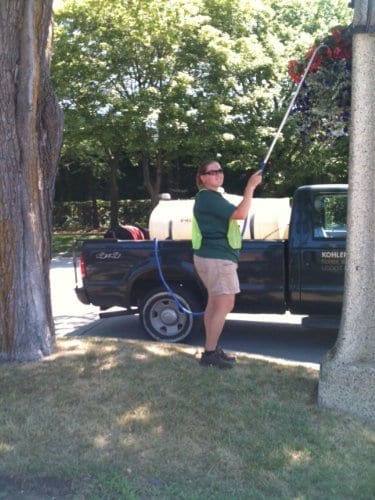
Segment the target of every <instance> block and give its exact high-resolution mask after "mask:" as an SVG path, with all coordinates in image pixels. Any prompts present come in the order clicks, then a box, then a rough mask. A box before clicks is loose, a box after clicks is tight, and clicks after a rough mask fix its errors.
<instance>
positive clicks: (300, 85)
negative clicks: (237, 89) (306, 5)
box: [260, 43, 326, 175]
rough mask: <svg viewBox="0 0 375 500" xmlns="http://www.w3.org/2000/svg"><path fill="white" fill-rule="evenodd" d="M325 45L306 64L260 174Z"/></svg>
mask: <svg viewBox="0 0 375 500" xmlns="http://www.w3.org/2000/svg"><path fill="white" fill-rule="evenodd" d="M323 47H326V45H325V44H323V43H322V44H321V45H319V46H318V47H317V48H316V49H315V50H314V52H313V53H312V55H311V57H310V59H309V62H308V63H307V66H306V68H305V71H304V72H303V75H302V78H301V81H300V82H299V84H298V87H297V89H296V91H295V92H294V94H293V97H292V100H291V101H290V104H289V106H288V109H287V110H286V112H285V115H284V118H283V119H282V121H281V123H280V126H279V128H278V129H277V132H276V134H275V137H274V138H273V141H272V143H271V146H270V147H269V149H268V152H267V154H266V156H265V157H264V160H263V161H262V163H261V164H260V175H263V173H264V171H265V169H266V168H267V164H268V161H269V159H270V156H271V153H272V151H273V148H274V147H275V144H276V142H277V140H278V138H279V137H280V134H281V131H282V130H283V128H284V125H285V123H286V121H287V119H288V117H289V115H290V112H291V110H292V108H293V106H294V103H295V101H296V99H297V96H298V94H299V92H300V90H301V87H302V85H303V83H304V81H305V78H306V76H307V74H308V72H309V70H310V68H311V65H312V63H313V62H314V59H315V57H316V55H317V53H318V52H319V50H320V49H321V48H323Z"/></svg>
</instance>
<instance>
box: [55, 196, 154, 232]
mask: <svg viewBox="0 0 375 500" xmlns="http://www.w3.org/2000/svg"><path fill="white" fill-rule="evenodd" d="M118 207H119V215H118V219H119V223H120V224H134V223H135V222H137V223H138V224H141V225H142V226H145V227H147V226H148V219H149V216H150V213H151V200H120V201H119V202H118ZM95 220H97V221H98V223H99V227H103V228H106V227H109V225H110V202H109V201H104V200H97V202H96V210H95V208H94V206H93V203H92V201H66V202H59V203H55V205H54V208H53V227H54V229H83V228H86V229H93V228H95V226H96V224H95V223H94V221H95Z"/></svg>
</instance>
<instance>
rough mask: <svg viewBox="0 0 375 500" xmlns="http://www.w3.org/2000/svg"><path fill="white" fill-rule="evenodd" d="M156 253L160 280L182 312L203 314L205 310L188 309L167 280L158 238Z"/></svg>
mask: <svg viewBox="0 0 375 500" xmlns="http://www.w3.org/2000/svg"><path fill="white" fill-rule="evenodd" d="M154 253H155V260H156V266H157V268H158V272H159V277H160V281H161V282H162V283H163V285H164V287H165V289H166V290H167V292H168V293H169V295H170V296H171V297H172V299H173V300H174V302H175V303H176V305H177V307H178V308H179V310H180V311H181V312H184V313H186V314H189V315H190V316H203V315H204V311H202V312H193V311H191V310H190V309H186V307H184V306H183V305H182V304H181V302H180V301H179V300H178V298H177V296H176V294H175V293H174V292H173V290H172V289H171V287H170V286H169V285H168V283H167V282H166V281H165V278H164V276H163V272H162V270H161V265H160V259H159V244H158V240H157V239H156V238H154Z"/></svg>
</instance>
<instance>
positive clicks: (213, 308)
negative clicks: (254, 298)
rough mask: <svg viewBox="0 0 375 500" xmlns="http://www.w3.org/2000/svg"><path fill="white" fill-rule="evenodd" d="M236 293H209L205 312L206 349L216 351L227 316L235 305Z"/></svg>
mask: <svg viewBox="0 0 375 500" xmlns="http://www.w3.org/2000/svg"><path fill="white" fill-rule="evenodd" d="M234 299H235V296H234V294H226V295H209V297H208V301H207V306H206V309H205V312H204V327H205V331H206V343H205V349H206V351H214V350H215V349H216V347H217V345H218V342H219V338H220V335H221V333H222V331H223V328H224V323H225V318H226V317H227V315H228V314H229V313H230V312H231V311H232V309H233V307H234Z"/></svg>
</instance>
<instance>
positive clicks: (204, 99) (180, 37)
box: [53, 0, 352, 201]
mask: <svg viewBox="0 0 375 500" xmlns="http://www.w3.org/2000/svg"><path fill="white" fill-rule="evenodd" d="M351 15H352V11H351V10H350V9H349V8H348V6H347V2H346V1H345V0H342V1H339V2H338V1H337V0H306V1H305V2H301V1H299V0H282V1H280V0H278V1H275V0H259V1H258V2H245V1H243V0H189V1H186V0H80V1H78V0H69V1H66V2H64V3H63V6H62V8H61V9H60V10H58V12H57V13H56V35H55V49H54V58H53V78H54V82H55V86H56V88H57V92H58V95H59V99H60V102H61V104H62V106H63V108H64V111H65V141H64V148H63V156H62V161H61V170H62V171H64V170H65V172H67V171H68V169H69V168H72V165H75V166H76V168H77V169H78V170H79V171H85V172H86V174H87V171H88V170H89V171H90V176H91V177H92V179H93V184H94V185H96V186H100V184H106V183H107V181H108V180H109V182H108V185H109V186H112V190H111V193H112V196H114V197H116V196H117V193H116V186H117V187H118V186H120V191H121V186H125V191H126V185H129V186H133V188H132V194H133V196H136V197H142V196H144V194H145V193H147V194H148V196H150V198H151V199H153V200H155V201H156V198H157V195H158V193H159V192H160V191H161V190H168V191H171V192H172V193H175V194H177V195H178V196H180V195H181V196H188V195H190V194H192V192H193V190H194V182H193V180H192V179H193V175H194V172H195V169H196V166H197V164H199V163H200V162H201V161H203V160H205V159H207V158H218V159H219V160H221V161H222V162H223V163H224V164H225V166H226V168H227V169H229V170H231V171H232V172H233V175H232V176H228V180H229V184H230V185H229V188H228V187H227V189H228V190H231V191H232V192H236V190H238V189H241V188H242V185H243V182H238V179H239V175H240V174H243V173H244V171H245V170H246V169H255V168H257V165H258V164H259V163H260V162H261V160H262V158H263V156H264V155H265V153H266V151H267V149H268V147H269V145H270V143H271V141H272V138H273V135H274V133H275V131H276V129H277V127H278V125H279V123H280V121H281V118H282V116H283V113H284V111H285V109H286V106H287V103H288V100H289V99H290V97H291V93H292V91H293V90H294V88H295V84H294V83H293V82H291V80H290V78H289V77H288V62H289V60H290V59H292V58H296V59H300V58H301V57H302V56H303V55H304V54H305V53H306V51H307V50H308V48H309V47H311V45H312V44H313V43H314V40H315V39H316V38H317V37H323V36H325V35H326V34H327V30H328V29H329V28H333V27H334V26H337V25H347V24H349V22H350V19H351ZM297 128H298V123H297V121H296V120H294V119H291V120H290V122H289V123H288V126H286V127H285V130H284V132H283V137H282V139H281V140H280V143H279V144H278V146H277V148H276V149H275V151H274V153H273V157H272V159H271V161H272V176H269V181H268V183H267V184H268V189H269V190H271V191H274V192H275V193H282V194H286V193H289V192H291V191H292V190H293V189H294V188H295V187H296V186H297V185H298V184H300V183H301V182H314V181H319V182H320V181H322V180H326V181H329V180H339V181H340V180H343V179H345V178H346V174H347V150H346V149H345V147H346V146H345V147H340V148H339V149H337V150H332V148H330V147H329V146H328V145H327V144H325V143H322V142H316V141H311V142H310V143H308V144H307V143H306V141H304V140H303V138H302V137H301V135H299V134H296V130H297ZM138 172H141V173H142V182H143V187H142V188H141V189H139V188H137V187H135V186H134V184H133V180H132V179H134V177H136V178H137V179H140V176H139V174H138ZM187 181H188V182H187ZM134 187H135V189H134ZM89 195H90V196H91V195H92V193H88V192H87V196H89ZM120 195H121V192H120Z"/></svg>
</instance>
